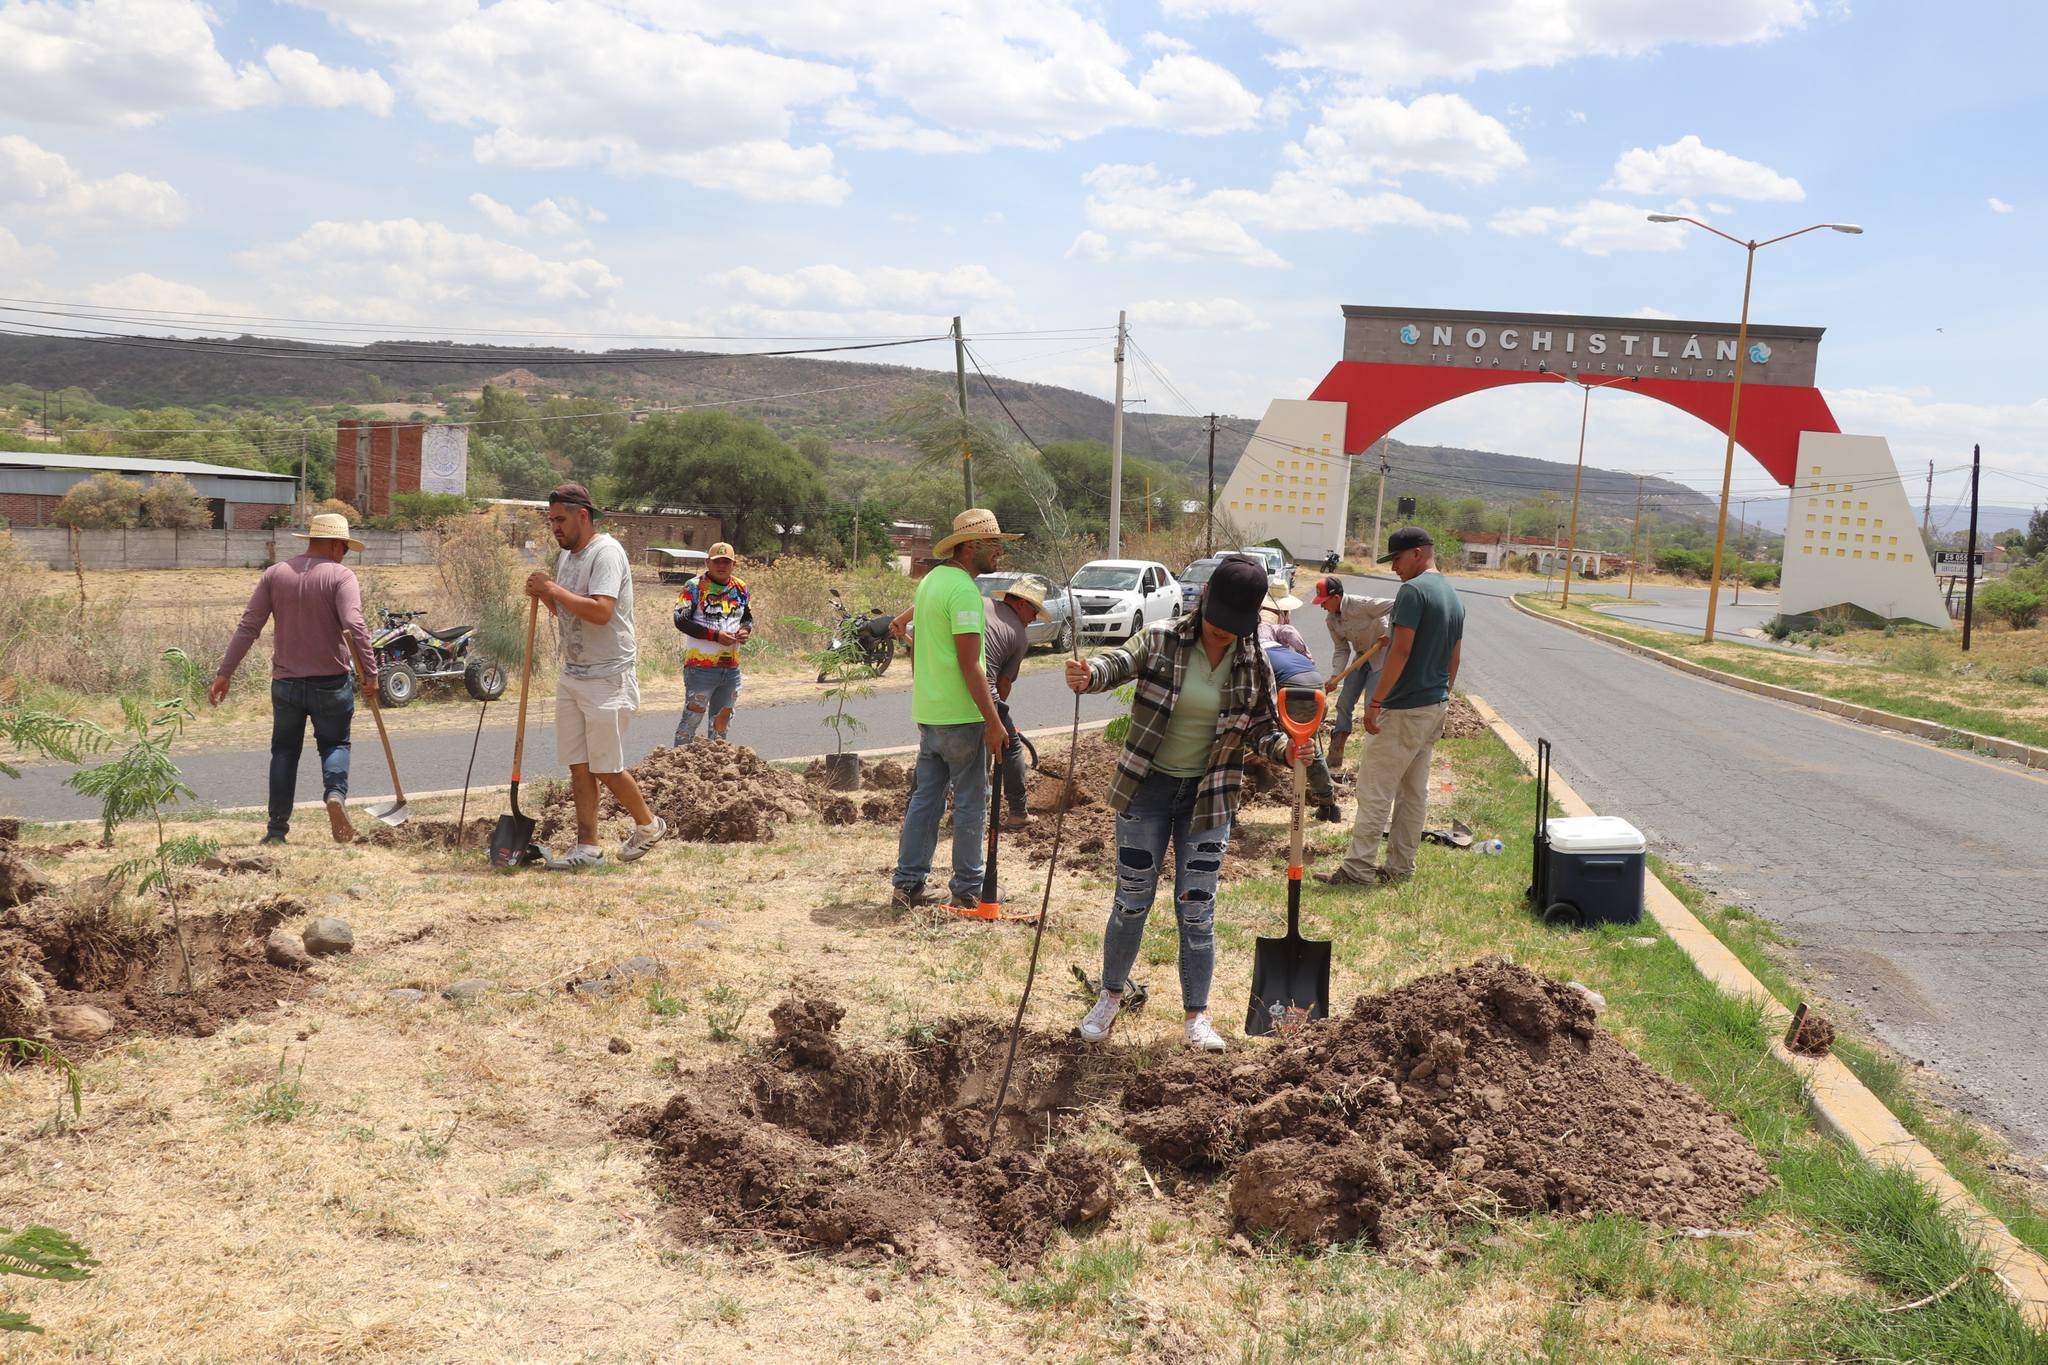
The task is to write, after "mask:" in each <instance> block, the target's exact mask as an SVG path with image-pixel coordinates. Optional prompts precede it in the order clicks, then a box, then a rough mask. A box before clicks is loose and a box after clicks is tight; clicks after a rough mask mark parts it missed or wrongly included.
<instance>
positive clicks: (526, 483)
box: [470, 428, 561, 498]
mask: <svg viewBox="0 0 2048 1365" xmlns="http://www.w3.org/2000/svg"><path fill="white" fill-rule="evenodd" d="M470 453H471V455H472V456H473V457H474V466H475V467H476V468H478V469H480V470H481V471H482V472H483V473H484V475H485V476H486V479H485V486H487V487H495V488H496V489H497V493H496V496H498V497H501V498H541V497H546V496H547V491H548V490H549V489H550V488H553V487H554V486H555V485H556V484H557V483H559V482H561V479H560V478H559V477H558V476H559V473H560V471H559V470H557V469H556V468H555V466H554V465H552V464H550V463H549V462H548V457H547V456H545V455H543V454H541V453H540V451H539V450H538V449H536V448H535V447H533V446H531V445H527V444H524V443H522V442H521V441H520V440H518V439H517V437H516V436H504V435H499V434H498V433H497V429H496V428H491V429H489V430H486V431H483V432H481V433H480V434H478V435H477V436H476V437H475V438H474V439H473V440H472V441H471V443H470ZM478 494H479V496H490V494H487V493H485V492H484V491H483V489H482V488H479V489H478Z"/></svg>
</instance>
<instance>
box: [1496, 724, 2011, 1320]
mask: <svg viewBox="0 0 2048 1365" xmlns="http://www.w3.org/2000/svg"><path fill="white" fill-rule="evenodd" d="M1466 700H1467V701H1469V702H1471V703H1472V709H1473V710H1474V711H1476V712H1478V713H1479V718H1480V719H1481V720H1483V721H1485V722H1486V724H1487V726H1488V727H1489V728H1490V729H1492V731H1493V732H1494V734H1496V735H1498V736H1499V737H1500V740H1501V742H1502V743H1503V744H1506V745H1507V746H1508V748H1509V749H1510V750H1512V751H1513V753H1514V755H1515V757H1516V758H1517V759H1519V760H1520V761H1521V764H1522V766H1523V767H1524V768H1527V769H1528V770H1529V771H1530V772H1532V773H1533V772H1534V771H1535V770H1536V750H1535V748H1534V746H1532V745H1531V744H1530V743H1529V742H1528V741H1527V740H1525V739H1523V738H1522V736H1521V735H1520V734H1518V733H1517V732H1516V730H1515V728H1514V727H1513V726H1512V725H1509V724H1508V723H1507V722H1506V721H1504V720H1502V719H1501V718H1500V714H1499V713H1498V712H1496V711H1495V710H1494V709H1493V708H1492V707H1491V706H1488V705H1487V704H1486V701H1485V699H1484V698H1481V697H1477V696H1473V695H1472V694H1470V693H1467V694H1466ZM1550 791H1551V795H1552V796H1554V797H1555V798H1556V800H1557V803H1558V805H1559V806H1561V807H1562V808H1563V809H1564V812H1565V814H1566V815H1592V814H1594V813H1595V812H1594V810H1593V808H1592V807H1591V806H1588V805H1587V804H1586V803H1585V801H1583V800H1582V799H1580V797H1579V794H1578V793H1577V792H1575V791H1573V790H1572V788H1571V784H1570V783H1568V782H1566V781H1565V780H1564V779H1563V778H1561V777H1559V776H1557V774H1556V772H1555V770H1553V771H1552V774H1551V778H1550ZM1643 903H1644V905H1645V906H1646V907H1647V908H1648V909H1649V912H1650V915H1651V917H1652V918H1653V919H1655V920H1656V921H1657V924H1658V926H1659V927H1660V928H1662V929H1663V930H1664V932H1665V933H1666V934H1668V935H1670V936H1671V940H1672V942H1674V943H1676V944H1677V945H1678V946H1679V947H1680V948H1681V949H1683V950H1684V952H1685V955H1686V956H1687V957H1689V958H1691V959H1692V962H1693V965H1694V966H1695V967H1696V968H1698V969H1699V973H1700V975H1701V976H1704V977H1705V978H1707V980H1709V981H1711V982H1713V983H1714V984H1715V985H1717V986H1719V987H1720V988H1721V989H1722V990H1723V991H1725V992H1727V993H1728V994H1729V995H1732V996H1737V997H1739V998H1742V999H1746V1000H1754V1001H1756V1002H1757V1003H1758V1004H1759V1005H1761V1006H1762V1007H1763V1014H1764V1018H1765V1019H1766V1020H1767V1021H1768V1022H1769V1023H1770V1024H1771V1025H1772V1027H1773V1029H1774V1031H1777V1032H1780V1033H1782V1032H1783V1031H1784V1030H1785V1029H1787V1028H1789V1027H1790V1026H1791V1023H1792V1011H1790V1010H1788V1009H1787V1008H1785V1006H1784V1005H1783V1004H1782V1003H1781V1002H1780V1001H1779V1000H1778V998H1777V997H1776V996H1775V995H1772V994H1771V991H1770V988H1769V987H1768V986H1766V985H1764V983H1763V982H1761V981H1759V980H1758V979H1757V978H1756V975H1755V974H1754V973H1752V972H1751V971H1750V970H1749V968H1748V967H1746V966H1744V965H1743V963H1742V959H1741V958H1739V957H1737V956H1736V955H1735V954H1734V952H1733V951H1731V950H1730V949H1729V947H1728V945H1727V944H1725V943H1723V942H1722V941H1721V940H1720V939H1718V938H1716V937H1715V936H1714V934H1713V932H1712V931H1711V930H1709V929H1708V928H1707V927H1706V925H1704V924H1702V923H1700V921H1699V919H1698V917H1697V916H1695V915H1694V914H1693V913H1692V911H1690V910H1688V909H1687V908H1686V907H1685V903H1684V902H1683V901H1681V900H1679V899H1678V897H1677V896H1676V895H1674V894H1673V893H1672V891H1671V888H1670V887H1668V886H1666V885H1665V884H1664V883H1663V881H1662V880H1661V879H1659V878H1657V877H1656V876H1645V877H1644V879H1643ZM1771 1055H1772V1056H1774V1057H1776V1058H1777V1059H1778V1060H1779V1061H1780V1062H1783V1063H1784V1064H1785V1065H1786V1066H1788V1067H1790V1068H1791V1069H1792V1070H1793V1072H1794V1073H1796V1074H1797V1075H1798V1077H1799V1079H1800V1082H1801V1084H1802V1086H1803V1087H1804V1090H1805V1094H1806V1107H1807V1112H1808V1113H1809V1114H1811V1115H1812V1117H1813V1121H1814V1125H1815V1126H1816V1127H1818V1128H1819V1129H1820V1130H1821V1131H1822V1132H1824V1133H1827V1134H1829V1135H1830V1136H1833V1137H1837V1138H1840V1139H1841V1140H1842V1141H1844V1142H1846V1143H1848V1144H1849V1145H1850V1146H1852V1147H1854V1148H1855V1149H1856V1150H1857V1151H1858V1152H1859V1153H1861V1154H1862V1156H1863V1158H1864V1159H1865V1160H1866V1161H1869V1162H1871V1163H1873V1164H1876V1163H1880V1162H1885V1163H1890V1164H1892V1165H1897V1166H1903V1167H1905V1168H1906V1169H1907V1170H1908V1171H1910V1172H1912V1174H1913V1175H1914V1177H1915V1178H1917V1179H1918V1180H1919V1181H1920V1182H1921V1183H1922V1184H1924V1185H1926V1186H1927V1187H1928V1188H1929V1189H1931V1190H1933V1191H1934V1195H1935V1198H1937V1199H1938V1200H1940V1201H1941V1204H1942V1206H1943V1207H1944V1208H1945V1209H1947V1210H1948V1211H1949V1212H1950V1213H1952V1214H1954V1215H1955V1216H1956V1217H1957V1218H1958V1219H1960V1220H1961V1222H1962V1224H1963V1226H1964V1228H1965V1229H1966V1230H1967V1231H1968V1232H1969V1233H1970V1234H1971V1235H1973V1236H1974V1237H1976V1239H1977V1241H1978V1243H1979V1244H1980V1246H1981V1248H1982V1250H1983V1253H1984V1258H1985V1260H1986V1262H1987V1263H1989V1265H1990V1266H1991V1268H1992V1269H1993V1270H1994V1271H1996V1272H1997V1274H1998V1278H1999V1282H2000V1283H2001V1284H2003V1285H2004V1286H2005V1288H2006V1289H2007V1290H2008V1291H2010V1292H2011V1294H2012V1296H2013V1297H2014V1298H2015V1299H2017V1300H2018V1301H2019V1305H2020V1310H2021V1312H2022V1313H2024V1314H2025V1315H2026V1317H2027V1319H2028V1320H2029V1321H2030V1322H2032V1323H2033V1324H2034V1325H2035V1326H2036V1327H2039V1328H2041V1329H2043V1330H2048V1260H2043V1259H2042V1257H2041V1256H2040V1255H2039V1254H2037V1253H2036V1252H2035V1251H2034V1250H2033V1248H2031V1247H2029V1246H2027V1245H2026V1244H2025V1243H2024V1242H2022V1241H2020V1240H2019V1239H2018V1238H2017V1237H2014V1236H2013V1235H2012V1232H2011V1230H2010V1229H2008V1228H2007V1227H2006V1226H2005V1224H2004V1223H2002V1222H2000V1221H1999V1220H1998V1218H1997V1216H1996V1215H1994V1214H1993V1213H1992V1212H1991V1211H1990V1210H1989V1209H1987V1208H1985V1207H1984V1206H1983V1205H1982V1204H1980V1203H1978V1202H1977V1198H1976V1196H1975V1195H1973V1194H1971V1193H1970V1192H1969V1190H1967V1189H1965V1188H1964V1187H1963V1185H1962V1183H1961V1182H1960V1181H1958V1180H1957V1179H1956V1178H1955V1177H1954V1176H1952V1175H1950V1174H1949V1173H1948V1168H1947V1167H1945V1166H1943V1165H1942V1164H1941V1160H1940V1158H1938V1157H1936V1156H1935V1155H1934V1153H1933V1152H1931V1151H1929V1150H1928V1149H1927V1147H1926V1146H1925V1144H1923V1143H1922V1142H1921V1141H1920V1139H1918V1138H1916V1137H1914V1136H1913V1134H1912V1133H1911V1132H1909V1131H1908V1130H1907V1128H1906V1125H1904V1124H1903V1123H1900V1122H1899V1120H1898V1119H1897V1118H1896V1117H1895V1116H1894V1115H1893V1114H1892V1112H1891V1110H1889V1109H1887V1108H1885V1106H1884V1102H1883V1101H1882V1100H1880V1099H1878V1097H1877V1096H1876V1095H1874V1094H1872V1093H1871V1092H1870V1090H1869V1089H1868V1087H1866V1086H1865V1085H1864V1084H1863V1082H1862V1081H1860V1080H1858V1079H1856V1074H1855V1073H1854V1072H1853V1071H1851V1070H1849V1068H1848V1067H1847V1066H1845V1065H1844V1064H1843V1063H1842V1061H1841V1059H1840V1058H1837V1057H1834V1056H1827V1057H1801V1056H1797V1055H1795V1054H1794V1053H1792V1052H1790V1051H1788V1050H1787V1049H1786V1047H1785V1045H1784V1043H1783V1041H1782V1040H1779V1039H1774V1040H1773V1041H1772V1043H1771Z"/></svg>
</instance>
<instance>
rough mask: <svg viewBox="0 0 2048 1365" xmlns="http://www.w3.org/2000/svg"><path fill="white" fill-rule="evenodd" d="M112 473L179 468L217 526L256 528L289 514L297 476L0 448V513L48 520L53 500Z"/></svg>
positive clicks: (26, 522) (131, 475)
mask: <svg viewBox="0 0 2048 1365" xmlns="http://www.w3.org/2000/svg"><path fill="white" fill-rule="evenodd" d="M101 473H114V474H119V475H121V476H122V477H123V478H127V479H133V480H134V481H135V482H136V483H138V484H142V485H145V486H146V485H147V484H148V482H149V481H150V479H152V478H154V477H155V476H156V475H159V474H182V475H184V476H185V480H186V482H188V483H190V484H191V485H192V491H193V492H194V493H196V494H198V495H199V497H200V498H202V499H203V500H204V501H205V503H206V505H207V507H208V508H210V509H211V510H212V512H213V525H214V529H216V530H224V531H259V530H261V529H263V527H264V526H265V525H266V524H268V523H270V522H271V520H272V518H289V517H290V516H291V514H292V507H293V503H294V502H295V501H296V499H297V496H298V480H297V479H295V478H293V477H292V476H291V475H289V474H272V473H270V472H269V471H268V470H261V469H237V468H235V467H234V466H232V465H221V464H200V463H198V462H196V461H193V460H153V459H150V458H148V457H146V456H121V455H64V454H59V453H57V452H55V451H51V452H48V453H44V452H41V451H31V450H7V451H0V518H5V519H6V521H7V524H8V525H10V526H49V525H52V524H54V523H52V521H51V520H50V518H51V516H52V515H53V514H54V513H55V512H56V510H57V504H58V503H60V502H62V501H63V500H64V495H65V494H66V493H68V492H70V491H71V487H72V485H73V484H78V483H83V482H84V481H85V480H87V479H90V478H91V477H93V475H95V474H101Z"/></svg>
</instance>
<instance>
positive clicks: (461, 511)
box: [369, 493, 469, 531]
mask: <svg viewBox="0 0 2048 1365" xmlns="http://www.w3.org/2000/svg"><path fill="white" fill-rule="evenodd" d="M468 511H469V499H468V498H465V497H463V496H462V495H461V494H460V493H393V494H392V495H391V514H390V515H389V516H383V517H372V518H371V519H370V523H369V524H370V525H371V527H372V528H374V529H376V530H379V531H424V530H427V529H429V528H431V527H435V526H439V525H440V524H441V523H442V522H444V521H448V520H449V519H451V518H454V517H459V516H463V515H465V514H466V513H467V512H468Z"/></svg>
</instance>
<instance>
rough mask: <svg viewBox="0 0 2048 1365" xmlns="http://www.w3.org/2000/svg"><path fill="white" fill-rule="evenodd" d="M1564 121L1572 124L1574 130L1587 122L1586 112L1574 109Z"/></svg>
mask: <svg viewBox="0 0 2048 1365" xmlns="http://www.w3.org/2000/svg"><path fill="white" fill-rule="evenodd" d="M1564 121H1565V122H1566V123H1569V124H1571V125H1572V126H1573V127H1574V128H1576V127H1578V126H1579V125H1581V124H1583V123H1584V122H1585V121H1586V111H1585V110H1583V109H1574V110H1572V111H1571V112H1570V113H1569V114H1566V115H1565V116H1564Z"/></svg>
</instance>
